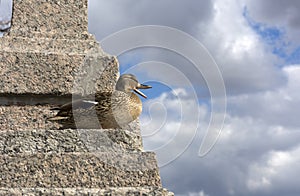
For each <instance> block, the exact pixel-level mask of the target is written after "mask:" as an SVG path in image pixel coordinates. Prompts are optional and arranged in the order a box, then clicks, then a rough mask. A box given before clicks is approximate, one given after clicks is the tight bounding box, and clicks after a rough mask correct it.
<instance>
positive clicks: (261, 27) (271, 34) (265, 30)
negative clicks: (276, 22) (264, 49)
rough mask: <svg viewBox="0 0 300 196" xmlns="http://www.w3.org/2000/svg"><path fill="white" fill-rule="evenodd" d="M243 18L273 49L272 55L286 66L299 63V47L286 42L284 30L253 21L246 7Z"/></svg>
mask: <svg viewBox="0 0 300 196" xmlns="http://www.w3.org/2000/svg"><path fill="white" fill-rule="evenodd" d="M243 16H244V18H245V19H246V21H247V22H248V24H249V26H250V27H251V28H252V29H253V30H254V31H255V32H256V33H257V34H258V35H259V36H260V38H261V40H262V41H263V42H265V43H266V44H268V45H269V46H271V47H272V48H273V49H272V53H273V54H275V55H276V56H278V57H279V58H281V59H282V60H284V62H285V64H286V65H290V64H299V63H300V46H298V47H295V46H293V44H292V43H289V42H288V41H287V40H286V37H285V36H286V34H285V30H284V28H278V27H272V26H269V25H267V24H264V23H262V22H257V21H255V20H254V19H253V18H251V16H250V13H249V10H248V9H247V7H245V8H244V10H243Z"/></svg>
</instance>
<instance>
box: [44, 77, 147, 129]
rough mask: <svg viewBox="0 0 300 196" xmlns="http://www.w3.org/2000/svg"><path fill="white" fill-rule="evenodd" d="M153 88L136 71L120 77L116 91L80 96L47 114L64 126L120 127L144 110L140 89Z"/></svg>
mask: <svg viewBox="0 0 300 196" xmlns="http://www.w3.org/2000/svg"><path fill="white" fill-rule="evenodd" d="M149 88H152V87H151V86H149V85H145V84H141V83H139V81H138V80H137V78H136V76H135V75H133V74H123V75H121V76H120V77H119V79H118V81H117V83H116V86H115V90H114V91H113V92H96V93H95V94H94V95H88V96H85V97H83V98H81V99H77V100H74V101H72V102H69V103H66V104H64V105H62V106H60V107H55V108H51V110H57V111H58V112H57V114H56V116H54V117H50V118H48V120H49V121H55V122H57V123H59V124H61V125H62V127H61V128H62V129H68V128H71V129H76V128H80V129H99V128H101V129H117V128H122V127H123V126H125V125H128V124H129V123H130V122H132V121H134V120H136V119H137V118H138V117H139V116H140V114H141V113H142V101H141V99H140V98H139V96H138V95H140V96H141V97H143V98H145V99H147V96H146V95H145V94H144V93H142V92H141V91H140V90H139V89H149Z"/></svg>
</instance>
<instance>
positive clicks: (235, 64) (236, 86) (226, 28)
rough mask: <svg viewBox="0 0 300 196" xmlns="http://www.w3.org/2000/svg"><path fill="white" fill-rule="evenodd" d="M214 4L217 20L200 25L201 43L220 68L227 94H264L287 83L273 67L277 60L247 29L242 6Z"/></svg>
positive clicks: (218, 2) (250, 30)
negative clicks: (261, 92)
mask: <svg viewBox="0 0 300 196" xmlns="http://www.w3.org/2000/svg"><path fill="white" fill-rule="evenodd" d="M214 2H215V4H214V13H215V14H214V18H213V20H212V22H211V23H209V24H205V26H204V25H200V28H199V29H200V30H199V39H200V40H201V41H202V42H203V43H204V45H205V46H207V47H208V49H209V51H211V53H212V55H213V57H214V58H215V60H216V62H217V64H218V65H219V67H220V68H221V71H222V74H223V77H224V79H225V83H226V87H227V90H228V93H235V94H236V93H245V92H246V93H249V92H255V91H261V90H266V89H270V88H276V87H278V86H280V85H281V84H282V83H284V81H285V78H284V76H283V75H282V73H281V71H280V69H278V68H276V66H274V65H276V61H277V60H278V59H277V57H276V56H275V55H274V54H272V52H271V51H270V50H269V49H268V47H267V46H266V45H265V44H264V43H263V42H261V40H260V39H259V37H258V35H257V34H256V32H255V31H254V30H253V29H252V28H251V27H250V26H249V25H248V22H247V21H246V19H245V18H244V17H243V5H242V4H239V3H238V2H235V3H232V1H228V0H225V1H221V0H216V1H214ZM228 5H230V6H228Z"/></svg>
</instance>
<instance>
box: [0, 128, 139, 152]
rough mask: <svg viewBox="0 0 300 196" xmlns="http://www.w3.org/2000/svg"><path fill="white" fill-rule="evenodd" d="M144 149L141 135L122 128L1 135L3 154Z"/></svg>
mask: <svg viewBox="0 0 300 196" xmlns="http://www.w3.org/2000/svg"><path fill="white" fill-rule="evenodd" d="M141 149H142V139H141V136H140V134H139V133H134V132H132V131H128V130H122V129H95V130H89V129H78V130H74V129H64V130H20V131H13V130H11V131H1V132H0V155H1V154H2V155H4V154H10V155H11V154H22V153H26V154H34V153H66V152H82V153H84V152H86V153H88V152H113V153H114V152H120V153H121V152H123V153H131V152H133V151H140V150H141Z"/></svg>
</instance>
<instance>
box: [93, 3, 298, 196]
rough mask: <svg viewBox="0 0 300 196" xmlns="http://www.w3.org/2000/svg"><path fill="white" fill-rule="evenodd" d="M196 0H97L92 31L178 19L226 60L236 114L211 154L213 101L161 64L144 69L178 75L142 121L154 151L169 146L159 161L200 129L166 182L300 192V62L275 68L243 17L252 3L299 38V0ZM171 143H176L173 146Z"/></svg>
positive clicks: (211, 189) (166, 172) (210, 191)
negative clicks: (207, 148) (207, 140)
mask: <svg viewBox="0 0 300 196" xmlns="http://www.w3.org/2000/svg"><path fill="white" fill-rule="evenodd" d="M190 2H191V3H187V2H186V1H182V2H181V1H180V2H179V1H172V3H171V2H170V1H166V2H158V1H157V2H152V1H141V2H133V1H131V0H128V1H125V0H118V1H116V0H115V1H94V6H92V8H90V9H91V10H92V11H94V14H93V17H92V24H91V23H90V29H92V31H94V32H96V33H97V34H98V36H99V37H100V38H102V37H103V36H104V35H107V34H109V33H112V32H114V31H116V30H119V29H122V28H125V27H129V26H133V25H143V24H163V25H169V26H172V27H176V28H180V29H181V30H184V31H186V32H188V33H191V34H193V35H194V36H196V37H197V38H198V39H199V40H200V41H201V42H202V43H204V45H205V46H206V47H207V48H208V49H209V51H210V52H211V53H212V54H213V56H214V58H215V59H216V61H217V63H218V65H219V66H220V67H221V71H222V74H223V76H224V79H225V81H226V88H227V89H228V92H229V96H228V115H227V118H226V121H225V125H224V129H223V131H222V134H221V137H220V139H219V141H218V143H217V144H216V146H215V147H214V148H213V150H212V151H211V152H210V153H209V154H208V155H207V156H205V157H204V158H199V157H198V156H197V153H198V150H199V147H200V143H201V139H203V135H204V134H205V131H206V128H207V126H208V120H209V111H210V108H209V107H207V106H206V105H205V104H201V105H199V103H198V101H195V100H193V99H191V97H190V96H189V94H188V93H187V92H188V91H187V89H186V86H184V85H182V84H183V83H182V82H181V80H179V79H180V78H179V77H177V76H178V75H175V74H173V75H171V76H169V75H167V74H165V73H169V72H168V71H164V72H159V70H158V67H159V66H152V67H150V66H149V68H147V69H146V70H145V72H147V73H153V72H152V71H151V70H156V72H158V73H157V74H155V75H154V76H153V78H155V79H156V80H159V79H160V78H164V79H166V78H169V80H168V81H174V80H176V85H174V86H172V88H174V90H173V92H172V91H171V92H169V93H164V94H162V95H161V96H159V97H157V98H155V99H153V100H148V101H146V102H145V103H144V106H145V113H144V115H143V116H142V118H141V120H142V123H144V127H143V132H142V134H144V144H145V146H146V149H148V150H149V149H158V150H160V149H162V148H165V150H164V151H160V152H158V159H159V161H160V162H164V161H165V158H166V157H168V156H174V155H178V153H179V154H180V153H182V152H183V150H184V149H183V146H185V144H186V142H187V141H189V139H190V138H192V137H194V134H195V131H197V135H196V137H195V139H194V140H193V143H192V145H191V146H189V148H188V149H187V151H185V152H184V153H183V154H180V155H181V156H179V157H178V159H176V160H175V161H173V162H171V163H170V164H168V165H167V166H165V167H163V168H161V174H162V180H163V184H164V186H166V187H168V188H170V189H171V190H172V191H175V192H176V194H182V195H188V194H190V195H193V194H194V195H210V196H214V195H224V196H226V195H249V196H251V195H260V196H267V195H268V196H271V195H272V196H276V195H278V196H279V195H288V196H296V195H299V193H300V190H299V188H298V187H299V183H298V181H297V180H295V179H298V176H297V175H298V174H299V173H300V166H299V162H300V160H299V158H298V157H300V145H299V141H300V131H299V127H300V121H299V116H300V113H299V109H298V108H299V105H300V93H299V82H300V68H299V65H290V66H287V67H285V68H279V67H276V66H275V65H278V64H280V63H282V62H280V61H279V59H278V58H277V57H276V56H275V55H273V54H272V51H271V50H272V48H270V46H268V45H266V43H265V42H263V40H261V37H259V35H258V34H257V33H256V32H255V31H254V30H253V29H252V28H251V27H250V26H249V24H248V22H247V21H246V20H245V18H244V17H243V11H244V6H247V8H248V9H249V12H250V15H251V17H253V18H254V19H255V20H257V21H258V22H264V23H266V24H267V25H270V26H276V27H277V25H279V26H282V27H284V29H285V30H286V31H287V39H288V40H289V41H291V42H293V41H295V43H297V42H298V41H299V36H298V35H299V33H298V31H299V25H298V24H299V23H298V22H297V21H300V20H296V19H298V17H299V12H295V11H293V10H295V8H297V6H298V5H299V3H298V1H282V2H281V1H280V0H275V1H270V0H266V1H257V0H251V1H249V0H244V1H231V0H214V1H205V2H209V3H199V2H204V1H196V0H195V1H190ZM166 10H168V11H166ZM169 10H170V12H169ZM93 24H94V25H93ZM101 36H102V37H101ZM100 38H99V39H100ZM159 53H160V52H154V53H153V54H152V56H150V57H151V58H154V57H157V56H159V55H160V56H159V58H157V59H159V60H162V61H163V60H167V62H168V63H170V64H172V65H173V63H174V64H175V63H176V62H177V63H178V62H179V63H178V64H179V65H177V66H176V68H178V67H179V66H181V67H180V68H182V69H183V70H184V72H183V73H184V76H186V77H187V78H188V79H190V81H192V83H193V84H194V87H199V86H201V88H202V86H203V83H204V82H203V80H202V81H199V80H195V79H194V80H192V79H191V78H197V77H198V78H199V74H198V73H197V74H193V73H194V72H195V71H194V70H192V69H190V70H189V69H188V68H187V67H188V66H185V65H187V64H186V62H184V61H178V60H177V58H175V57H174V56H172V55H169V54H166V53H161V54H159ZM157 59H155V58H154V60H157ZM149 60H153V59H149ZM179 70H180V69H179ZM148 77H149V75H148ZM177 80H178V81H179V82H178V81H177ZM181 85H182V86H181ZM172 93H173V94H172ZM176 96H177V97H176ZM207 103H209V102H208V101H207ZM147 108H148V109H147ZM148 111H149V113H147V112H148ZM195 114H198V115H199V116H197V115H195ZM198 120H199V127H197V123H198ZM177 136H180V137H177ZM167 142H173V144H172V145H170V146H168V147H166V146H164V145H165V144H166V143H167ZM203 190H205V192H204V191H203Z"/></svg>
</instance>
